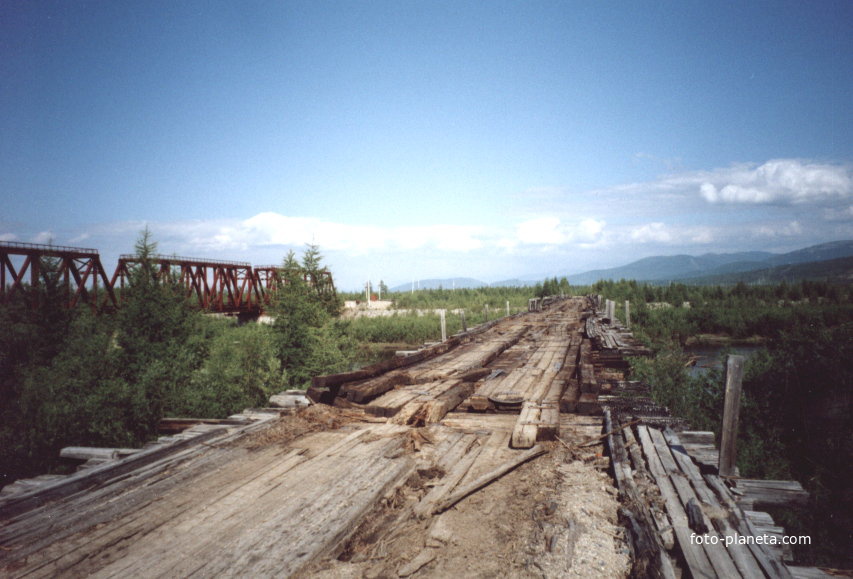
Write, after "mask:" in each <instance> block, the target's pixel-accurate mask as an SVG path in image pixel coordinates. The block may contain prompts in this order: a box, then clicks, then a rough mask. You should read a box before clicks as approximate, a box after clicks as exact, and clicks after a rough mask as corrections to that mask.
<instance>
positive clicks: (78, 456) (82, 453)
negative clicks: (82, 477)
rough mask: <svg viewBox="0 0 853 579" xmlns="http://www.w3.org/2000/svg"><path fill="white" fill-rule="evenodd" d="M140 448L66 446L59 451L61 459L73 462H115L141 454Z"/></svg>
mask: <svg viewBox="0 0 853 579" xmlns="http://www.w3.org/2000/svg"><path fill="white" fill-rule="evenodd" d="M139 451H140V449H138V448H99V447H93V446H66V447H65V448H63V449H62V450H60V451H59V457H60V458H68V459H72V460H90V459H99V460H115V459H118V458H121V457H123V456H130V455H131V454H135V453H137V452H139Z"/></svg>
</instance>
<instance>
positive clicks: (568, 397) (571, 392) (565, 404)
mask: <svg viewBox="0 0 853 579" xmlns="http://www.w3.org/2000/svg"><path fill="white" fill-rule="evenodd" d="M580 395H581V389H580V385H579V384H578V381H577V380H575V379H571V380H569V381H568V386H567V387H566V390H565V392H563V395H562V397H560V411H561V412H574V411H575V410H576V409H577V406H578V400H579V399H580Z"/></svg>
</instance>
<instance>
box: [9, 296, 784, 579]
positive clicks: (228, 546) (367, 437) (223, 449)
mask: <svg viewBox="0 0 853 579" xmlns="http://www.w3.org/2000/svg"><path fill="white" fill-rule="evenodd" d="M592 315H593V311H592V307H591V303H590V302H589V301H588V300H586V299H581V298H574V299H569V300H562V301H557V302H555V303H553V304H551V306H550V307H548V308H546V309H545V310H544V311H539V312H532V313H529V314H525V315H521V316H513V317H511V318H506V319H504V320H502V321H500V322H498V323H493V324H491V325H489V326H488V327H486V328H481V329H480V331H472V332H470V333H468V334H465V335H462V336H456V337H454V338H452V339H451V340H449V342H450V344H449V345H447V344H445V345H443V346H442V345H439V346H434V347H433V348H434V351H433V352H432V354H435V355H434V356H432V355H422V356H415V357H414V358H412V359H411V360H409V362H405V361H402V362H401V361H397V362H395V363H394V364H395V365H396V366H395V367H385V368H382V369H381V370H382V372H378V371H377V372H373V371H371V370H370V369H367V370H366V371H362V372H361V373H353V374H352V375H350V376H346V375H339V376H336V377H328V378H327V379H318V380H317V381H316V384H315V388H313V389H312V390H313V392H312V395H313V396H314V397H315V398H317V399H323V400H324V401H325V402H327V403H330V404H317V405H314V406H312V407H310V408H307V409H304V410H301V411H299V412H297V413H294V414H288V415H285V416H282V417H281V418H276V419H273V420H266V421H262V422H261V421H258V420H255V421H250V422H246V423H243V424H239V423H237V422H236V421H232V422H230V423H227V424H223V425H221V426H216V425H204V427H202V428H200V429H199V430H198V432H199V433H200V435H199V436H197V437H196V438H195V439H187V440H176V441H174V442H173V443H172V444H171V445H167V446H165V447H163V448H159V449H152V450H150V451H147V453H146V452H141V453H137V454H134V455H131V456H128V457H126V458H121V459H119V460H115V461H113V462H111V463H108V464H104V465H102V466H99V467H97V468H96V469H94V471H90V474H88V475H87V474H86V473H85V472H84V473H81V474H80V475H76V477H69V479H68V480H65V481H63V480H51V481H46V482H45V484H44V485H43V486H41V487H26V485H25V486H24V487H22V488H23V489H25V490H23V492H21V493H19V494H15V495H9V496H6V497H5V498H0V525H2V526H0V574H2V575H3V576H9V577H25V576H27V577H29V576H33V577H47V576H51V577H53V576H63V577H66V576H70V577H80V576H99V577H127V576H140V577H183V576H294V575H296V576H300V575H301V576H312V577H313V576H328V577H333V576H334V577H341V576H413V575H419V576H431V577H444V576H449V575H458V574H462V575H471V576H495V575H502V576H506V575H512V576H542V575H545V576H552V577H563V576H569V575H571V574H574V575H577V576H592V575H596V576H627V575H628V574H633V575H638V574H642V573H646V574H648V575H653V576H660V575H663V576H673V577H674V576H679V575H680V574H683V573H687V574H690V575H692V576H699V577H701V576H719V575H725V576H732V577H736V576H744V577H754V576H770V577H775V576H786V574H788V573H789V571H788V568H787V567H786V566H785V565H784V562H783V561H782V560H781V558H780V557H782V555H783V554H782V553H780V552H775V551H772V550H770V549H766V548H765V547H764V546H760V545H759V546H750V547H745V548H735V549H727V548H725V547H722V546H720V548H710V547H709V548H706V547H705V546H702V545H695V544H693V543H692V542H691V540H690V534H691V533H693V532H696V531H695V530H694V527H695V526H696V524H697V522H696V521H692V522H691V519H690V518H689V516H688V510H691V507H690V506H689V504H692V503H691V500H692V501H693V503H695V504H696V505H697V507H698V508H699V509H700V511H699V513H700V514H699V519H700V521H699V522H701V523H704V524H705V525H706V526H707V527H708V533H709V534H712V535H713V534H716V535H718V536H723V537H725V536H726V535H729V534H731V533H740V534H742V535H748V534H750V533H752V535H755V534H757V533H759V532H761V531H760V530H759V529H758V528H757V527H756V525H755V523H754V522H753V521H754V520H755V516H752V519H749V518H747V515H746V513H745V511H744V510H742V508H741V507H740V506H739V505H738V504H737V502H738V499H742V498H743V497H741V496H739V495H735V494H733V493H732V492H731V490H730V489H729V487H727V486H726V485H725V484H724V482H723V481H722V480H721V479H720V478H719V477H717V476H716V475H715V474H713V472H711V471H710V470H709V463H711V462H712V461H713V449H712V448H709V445H708V439H707V434H702V433H684V434H683V435H682V436H683V439H679V434H678V433H677V432H675V431H672V430H665V429H664V428H665V427H667V426H676V427H677V426H678V422H677V420H675V419H672V418H671V417H668V416H666V413H665V412H664V411H662V410H661V409H659V408H656V407H655V406H654V405H653V404H651V403H649V402H648V401H646V402H644V400H643V398H642V397H639V398H638V397H632V398H631V401H632V402H631V404H632V405H633V406H626V405H625V404H620V403H617V397H618V394H619V392H620V391H621V390H626V389H630V388H631V387H632V384H631V383H627V382H625V381H624V379H620V377H621V375H620V370H619V369H618V368H614V367H610V368H608V367H607V366H606V365H605V364H604V363H602V358H604V359H606V360H614V359H616V358H618V354H619V348H620V347H624V348H626V349H632V350H631V351H632V352H637V351H638V350H637V348H636V344H633V343H624V341H625V340H626V339H627V338H626V336H625V332H624V330H622V329H620V330H619V340H620V341H622V342H623V344H622V346H620V345H619V344H618V343H617V342H614V341H609V342H608V341H606V340H604V339H602V338H600V336H602V335H604V334H606V333H607V332H608V328H607V327H604V326H597V327H596V328H595V330H594V333H596V336H595V337H594V342H593V341H591V340H590V335H589V332H588V330H587V327H588V325H589V324H587V323H586V320H587V319H588V318H590V317H591V316H592ZM593 323H597V322H595V320H593ZM601 344H609V346H610V348H609V349H608V350H607V351H604V350H602V347H601ZM602 352H603V353H604V356H602V357H600V356H599V354H601V353H602ZM569 408H571V409H572V410H574V411H567V409H569ZM561 409H562V410H563V411H562V412H561ZM578 411H580V412H578ZM257 417H258V416H256V418H257ZM605 421H606V422H607V426H605V425H604V422H605ZM602 432H605V433H609V434H605V435H602V434H601V433H602ZM691 451H692V452H694V453H695V456H692V455H691V454H690V452H691ZM543 452H544V453H545V454H544V456H543V455H542V453H543ZM608 454H609V455H610V458H611V460H608V458H607V456H604V455H608ZM608 471H611V472H613V473H614V474H615V476H613V478H611V476H609V475H608V474H607V472H608ZM93 472H94V474H92V473H93ZM614 480H615V485H614ZM620 498H621V503H620V500H619V499H620ZM750 506H752V505H750ZM694 515H695V513H694ZM771 524H772V522H771ZM691 525H693V526H691ZM765 525H766V521H765ZM696 528H698V527H696ZM631 553H633V555H631Z"/></svg>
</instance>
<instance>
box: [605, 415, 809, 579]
mask: <svg viewBox="0 0 853 579" xmlns="http://www.w3.org/2000/svg"><path fill="white" fill-rule="evenodd" d="M644 422H645V421H643V420H636V419H634V420H632V421H630V422H628V421H627V419H626V418H617V417H616V415H615V414H611V409H610V408H609V407H606V408H605V428H606V429H607V432H608V447H609V449H610V453H611V462H612V465H613V469H614V472H615V476H616V481H617V484H618V486H619V488H620V490H621V491H622V492H623V493H625V496H626V498H627V506H626V509H628V511H629V513H624V515H625V516H626V517H627V518H629V519H630V523H629V525H628V526H629V528H630V529H631V530H632V540H633V542H634V547H635V562H634V563H635V568H634V573H635V574H638V575H640V574H642V571H643V570H642V569H638V567H637V565H638V564H642V562H643V560H644V559H645V560H646V561H648V562H650V563H649V564H651V562H653V563H654V564H656V565H657V564H659V565H660V567H659V568H658V569H659V571H660V574H661V575H663V576H671V575H670V573H671V571H672V567H673V564H674V562H682V563H683V565H684V566H685V567H686V570H687V571H688V572H689V573H690V575H691V576H693V577H747V578H748V577H765V576H766V577H791V573H790V572H789V570H788V568H787V567H786V566H785V564H784V561H786V560H790V550H786V549H783V548H782V547H781V544H780V545H779V547H778V548H777V547H776V546H774V545H771V544H770V543H772V537H774V536H775V537H777V538H778V537H781V536H783V535H784V529H782V528H781V527H778V526H776V525H775V524H774V523H773V520H772V518H771V517H770V515H768V514H767V513H758V512H754V511H751V510H744V508H743V505H744V504H751V503H749V502H748V501H749V499H746V498H744V497H745V496H746V489H750V490H752V489H756V490H754V491H753V493H754V494H755V495H758V494H759V493H762V492H763V493H766V495H764V496H765V499H764V500H765V501H767V503H766V504H771V503H772V501H774V500H776V501H779V502H777V503H775V504H781V503H782V502H784V504H788V505H790V504H801V503H802V501H803V500H804V499H805V497H806V495H805V493H804V492H802V491H801V487H799V485H798V484H796V483H793V482H791V481H748V480H747V481H746V482H745V484H741V483H742V482H744V481H743V480H742V479H739V480H736V481H734V482H736V484H737V487H738V489H739V494H740V493H742V494H740V496H738V495H736V494H735V493H734V492H733V491H732V489H730V488H729V486H727V484H726V483H724V482H723V479H721V478H720V476H719V475H718V474H716V470H715V469H711V468H710V466H709V465H708V464H707V463H706V464H702V463H699V462H698V461H696V460H695V458H694V457H693V456H691V454H690V450H692V451H694V452H696V454H697V455H698V456H703V455H704V459H705V460H706V461H707V460H710V456H709V455H711V452H710V450H709V449H708V446H710V445H712V444H713V433H709V432H692V431H685V432H682V433H681V434H677V433H676V432H674V431H673V430H671V429H669V428H665V429H663V430H661V429H659V428H655V427H653V426H650V425H648V424H645V423H644ZM682 437H683V438H682ZM642 481H648V482H649V483H650V484H644V483H643V482H642ZM638 485H640V486H638ZM798 487H799V490H798ZM759 489H760V490H759ZM649 493H654V494H656V495H658V496H657V497H655V496H650V495H649ZM640 497H642V498H640ZM667 535H670V540H669V541H668V540H667ZM649 536H659V537H661V538H662V539H663V541H662V543H661V544H662V545H663V546H664V547H665V550H664V551H663V552H662V551H655V548H657V546H658V545H657V544H656V543H654V542H653V543H651V548H649V544H648V537H649ZM697 537H699V539H697ZM756 537H762V539H761V540H756V539H755V538H756ZM637 553H646V555H644V556H641V557H640V558H637V557H636V555H637ZM676 575H677V574H676Z"/></svg>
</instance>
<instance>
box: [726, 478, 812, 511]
mask: <svg viewBox="0 0 853 579" xmlns="http://www.w3.org/2000/svg"><path fill="white" fill-rule="evenodd" d="M736 484H737V489H738V490H739V491H742V492H743V498H742V499H741V500H746V501H750V502H751V503H752V504H753V505H755V506H765V507H771V506H787V507H790V506H805V505H807V504H808V502H809V493H808V492H807V491H806V490H805V489H804V488H803V485H801V484H800V483H799V482H797V481H795V480H758V479H744V478H742V479H737V480H736Z"/></svg>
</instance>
